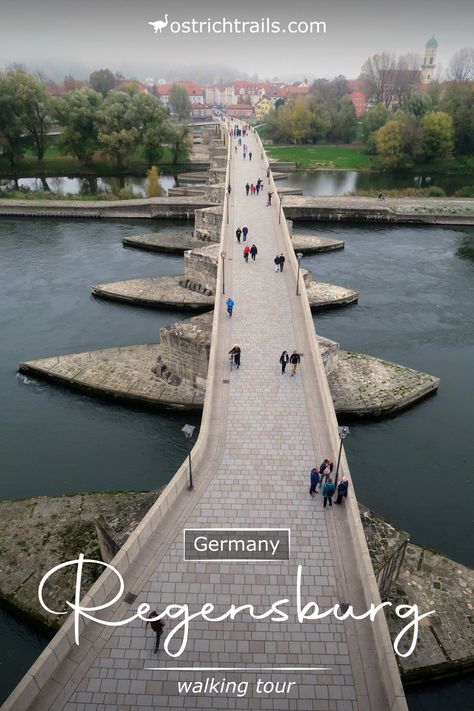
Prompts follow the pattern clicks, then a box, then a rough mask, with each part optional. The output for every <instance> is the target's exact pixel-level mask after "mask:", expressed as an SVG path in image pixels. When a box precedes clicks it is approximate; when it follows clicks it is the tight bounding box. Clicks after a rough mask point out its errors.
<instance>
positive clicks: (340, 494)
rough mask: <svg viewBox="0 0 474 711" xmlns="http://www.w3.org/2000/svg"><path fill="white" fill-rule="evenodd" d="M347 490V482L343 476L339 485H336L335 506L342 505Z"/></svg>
mask: <svg viewBox="0 0 474 711" xmlns="http://www.w3.org/2000/svg"><path fill="white" fill-rule="evenodd" d="M348 488H349V482H348V481H347V479H346V477H345V476H343V477H342V479H341V481H340V482H339V484H338V485H337V499H336V504H342V500H343V499H345V498H346V497H347V490H348Z"/></svg>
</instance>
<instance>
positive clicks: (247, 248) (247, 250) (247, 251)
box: [244, 244, 250, 262]
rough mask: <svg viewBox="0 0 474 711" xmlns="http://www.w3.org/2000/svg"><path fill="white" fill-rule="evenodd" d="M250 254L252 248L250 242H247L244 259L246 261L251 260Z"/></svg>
mask: <svg viewBox="0 0 474 711" xmlns="http://www.w3.org/2000/svg"><path fill="white" fill-rule="evenodd" d="M249 254H250V249H249V246H248V244H246V245H245V247H244V259H245V261H246V262H248V261H249Z"/></svg>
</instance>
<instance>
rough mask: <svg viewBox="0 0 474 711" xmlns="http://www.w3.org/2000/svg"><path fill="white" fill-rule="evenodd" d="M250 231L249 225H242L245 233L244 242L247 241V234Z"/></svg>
mask: <svg viewBox="0 0 474 711" xmlns="http://www.w3.org/2000/svg"><path fill="white" fill-rule="evenodd" d="M248 233H249V228H248V227H247V225H244V226H243V227H242V234H243V236H244V242H246V241H247V235H248Z"/></svg>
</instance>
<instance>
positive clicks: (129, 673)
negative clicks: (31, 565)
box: [5, 126, 407, 711]
mask: <svg viewBox="0 0 474 711" xmlns="http://www.w3.org/2000/svg"><path fill="white" fill-rule="evenodd" d="M223 138H224V142H225V143H231V141H230V139H229V136H228V134H227V127H225V126H224V127H223ZM246 142H247V143H248V144H249V146H250V150H252V149H253V153H254V160H253V161H252V162H251V163H250V162H249V161H248V160H244V159H243V156H242V155H241V154H239V155H238V156H235V158H234V159H233V160H232V161H231V162H229V164H228V166H227V172H226V180H225V182H226V183H227V182H230V183H231V184H233V185H237V184H245V181H246V180H251V181H255V180H256V179H257V177H258V175H262V174H263V175H265V174H266V170H267V167H268V162H267V159H266V156H265V153H264V151H263V148H262V146H261V143H260V140H259V138H258V136H257V135H255V134H254V133H253V132H252V133H250V135H249V136H248V137H246ZM260 155H261V156H262V157H260ZM271 186H272V188H273V191H274V192H275V188H274V183H273V182H272V183H271ZM288 199H290V198H288ZM224 209H225V211H227V210H229V226H228V227H227V221H226V220H225V219H224V220H223V221H222V222H223V229H222V234H221V242H220V244H221V248H222V249H223V250H225V251H226V254H227V257H226V275H225V276H226V279H225V284H226V287H225V288H226V290H227V294H230V293H232V296H233V298H234V299H235V301H236V304H238V305H239V310H238V311H236V312H235V313H234V315H233V317H232V318H231V319H229V318H228V316H227V314H226V311H225V299H226V295H225V294H224V295H222V291H224V288H223V287H224V283H223V268H222V262H219V267H218V274H217V282H216V289H215V293H216V307H215V309H214V315H213V319H214V320H213V329H212V340H211V350H210V357H209V368H208V373H207V387H206V400H205V406H204V411H203V418H202V423H201V429H200V434H199V438H198V441H197V442H196V445H195V447H194V449H193V452H192V458H193V474H194V488H193V489H189V483H188V482H189V478H188V469H187V463H185V464H183V466H182V467H180V469H179V470H178V472H177V473H176V474H175V476H174V477H173V479H172V480H171V482H170V483H169V485H168V486H167V487H166V489H165V490H164V492H163V493H162V495H161V496H160V497H159V498H158V500H157V502H156V503H155V504H154V505H153V506H152V508H151V509H150V511H149V512H148V513H147V515H146V516H145V518H144V519H143V521H142V522H141V523H140V524H139V526H138V527H137V528H136V529H135V531H134V532H133V533H132V535H131V536H130V538H129V539H128V541H127V542H126V543H125V545H124V546H123V547H122V548H121V550H120V551H119V553H118V554H117V555H116V557H115V558H114V560H113V563H114V566H115V567H116V569H117V570H119V571H120V573H121V575H122V576H123V578H124V585H125V589H124V593H126V594H124V597H123V598H122V599H121V600H119V601H117V603H116V604H115V605H114V608H113V610H111V609H110V608H106V609H102V610H101V613H102V614H101V618H102V619H105V620H106V621H112V620H117V619H118V620H122V619H124V618H127V617H129V616H130V615H133V613H134V612H135V609H136V606H137V605H138V604H139V603H141V602H144V601H147V600H148V601H149V602H150V604H151V605H153V606H156V607H157V608H158V609H159V610H160V611H162V610H164V609H165V608H166V607H167V606H168V605H174V604H184V603H186V604H187V605H189V606H190V609H192V610H199V609H200V608H201V605H202V604H203V603H204V602H205V601H209V602H213V603H214V605H215V608H214V611H215V613H216V615H217V616H218V620H217V621H215V622H213V623H212V624H211V623H210V622H209V621H205V620H194V621H193V624H191V625H190V628H189V636H188V638H187V644H186V649H185V651H184V654H183V655H182V656H181V657H180V658H179V660H178V662H177V660H176V659H175V658H171V657H169V656H167V655H166V653H165V651H164V650H161V651H160V655H159V667H160V668H159V669H156V666H157V663H156V662H157V658H156V655H154V654H153V642H154V640H153V634H151V635H149V634H147V629H146V627H145V626H144V624H143V621H141V620H133V621H131V622H130V623H129V624H128V625H124V626H119V627H101V626H99V625H97V623H95V622H92V621H89V622H86V621H84V624H83V625H81V640H80V645H79V646H76V645H75V644H74V634H73V632H74V620H73V619H72V618H71V617H69V618H68V620H67V621H66V622H65V623H64V625H63V626H62V627H61V630H60V631H59V632H58V633H57V635H56V637H55V638H54V639H53V640H52V642H51V643H50V644H49V645H48V647H47V648H46V649H45V651H44V652H43V654H42V655H41V656H40V658H39V659H38V660H37V662H36V663H35V665H33V667H32V668H31V670H30V671H29V672H28V673H27V674H26V675H25V677H24V679H23V680H22V682H21V683H20V685H19V686H18V687H17V688H16V690H15V691H14V692H13V694H12V695H11V696H10V697H9V699H8V700H7V702H6V704H5V711H10V710H13V709H14V711H23V710H26V709H31V710H32V711H33V710H34V711H46V710H48V711H53V710H54V709H55V710H57V711H60V710H61V711H79V710H80V709H81V707H82V705H85V704H87V705H88V707H89V708H88V711H99V709H101V711H103V709H102V707H105V706H106V705H109V706H111V707H112V708H120V707H122V708H123V711H125V710H126V709H128V710H130V711H131V709H134V711H136V710H138V709H141V708H143V709H145V708H150V707H152V708H155V709H159V708H161V709H170V708H173V707H176V706H180V707H184V708H186V707H187V708H196V706H197V703H198V702H197V699H196V697H194V696H192V695H183V694H180V693H179V689H178V683H177V682H178V679H179V680H180V681H182V680H190V681H194V680H195V679H196V675H195V673H193V672H191V673H190V672H183V671H182V672H180V674H179V676H177V674H176V672H175V671H173V670H172V669H171V668H170V667H173V666H176V664H177V663H178V665H186V666H191V667H193V668H196V667H201V668H202V667H209V666H211V667H226V666H228V665H232V666H234V665H235V669H234V670H230V671H227V669H226V670H225V676H226V679H228V680H230V681H236V682H240V681H242V679H245V680H247V679H248V680H249V681H250V683H249V685H248V689H247V693H246V695H245V696H244V697H242V698H240V699H239V700H238V705H239V707H240V708H242V709H244V708H245V709H249V711H257V710H258V709H264V708H268V706H275V705H280V706H282V707H283V708H285V709H290V708H292V709H296V710H297V711H304V710H306V709H318V708H319V710H320V711H330V710H331V711H381V710H382V709H390V711H406V709H407V706H406V702H405V697H404V693H403V688H402V685H401V681H400V676H399V672H398V668H397V664H396V661H395V656H394V653H393V649H392V645H391V640H390V637H389V632H388V627H387V624H386V620H385V617H384V616H383V615H382V614H379V615H377V616H376V618H375V620H373V621H369V620H368V619H363V620H358V621H357V622H356V621H352V620H350V619H347V620H345V621H341V620H337V619H335V618H334V616H330V617H326V618H325V619H324V620H323V621H322V622H321V621H318V622H314V621H308V620H307V621H306V622H304V623H298V616H297V604H296V591H295V585H296V576H297V571H298V566H302V567H303V578H302V581H301V588H300V592H301V596H302V600H303V601H309V600H317V602H318V604H319V605H320V606H321V608H322V609H324V610H328V609H331V608H332V607H333V606H335V605H341V604H351V605H353V607H354V609H356V610H357V611H359V612H361V611H367V610H368V609H369V608H370V605H371V604H375V605H378V604H380V596H379V592H378V587H377V582H376V579H375V575H374V571H373V568H372V564H371V561H370V556H369V552H368V549H367V544H366V541H365V537H364V532H363V528H362V524H361V521H360V515H359V510H358V506H357V499H356V492H355V487H354V482H353V481H352V480H351V478H350V471H349V467H348V464H347V461H346V458H345V456H344V454H343V455H342V458H341V467H340V472H339V473H340V475H344V476H347V477H348V479H349V480H350V481H351V486H350V491H349V496H348V497H347V500H346V502H345V503H344V505H343V506H332V507H330V508H329V507H328V509H324V508H323V507H322V505H321V502H320V500H318V498H319V499H320V497H315V498H313V497H310V496H309V495H308V471H309V469H310V468H311V466H313V465H314V463H315V462H319V461H321V458H323V457H324V456H329V457H331V458H332V459H334V460H335V459H336V455H337V452H338V449H339V438H338V434H337V432H338V431H337V420H336V416H335V412H334V409H333V403H332V399H331V395H330V392H329V388H328V384H327V379H326V375H325V371H324V366H323V362H322V359H321V356H320V353H319V347H318V344H317V341H316V336H315V332H314V323H313V319H312V316H311V311H310V307H309V302H308V297H307V294H306V290H305V289H304V288H303V286H302V287H301V289H300V290H299V292H298V293H297V294H295V283H296V279H297V273H298V269H297V263H296V258H295V257H294V255H293V254H292V250H291V240H290V236H289V232H288V229H287V226H286V223H285V222H284V221H283V222H282V224H279V221H278V202H277V200H276V201H275V204H274V205H273V206H272V207H269V208H267V207H265V199H264V196H263V195H262V196H260V199H259V200H254V201H253V202H252V201H250V200H248V199H246V198H245V196H244V195H242V194H238V191H236V190H234V191H233V192H232V195H231V198H230V200H229V201H228V204H227V205H226V206H225V208H224ZM224 214H226V213H224ZM244 220H245V222H247V224H248V225H249V227H250V229H251V230H254V231H255V234H257V233H258V235H259V240H258V246H259V252H260V251H261V252H262V253H268V254H271V253H274V254H276V253H279V252H280V251H284V252H285V254H286V255H287V261H286V264H285V270H284V272H283V273H280V274H278V275H277V274H275V273H267V265H266V262H265V260H259V259H257V261H256V262H255V263H252V264H245V263H244V261H243V260H242V259H237V256H239V255H240V249H239V250H237V246H236V244H235V237H234V232H235V228H236V225H237V224H239V223H240V224H241V223H242V222H243V221H244ZM298 276H299V275H298ZM262 284H263V285H264V288H262ZM256 298H257V299H258V306H259V308H258V309H255V308H254V304H255V299H256ZM276 305H277V308H276ZM235 343H239V344H240V346H241V348H242V362H241V367H240V369H234V370H233V371H232V372H231V371H230V367H229V360H228V353H229V349H230V347H231V346H232V345H233V344H235ZM284 348H286V349H287V350H292V349H293V348H296V349H297V350H298V351H299V352H301V353H302V354H303V360H302V365H301V368H300V369H299V371H298V372H297V373H296V377H292V376H291V375H290V373H287V374H286V375H282V374H280V373H278V372H277V373H275V371H274V369H273V368H272V365H271V364H272V362H273V356H272V354H275V358H276V357H277V354H278V353H281V351H282V350H283V349H284ZM230 523H231V524H232V527H237V528H256V527H258V528H267V529H268V528H290V529H291V554H290V557H289V559H287V560H278V561H276V560H269V561H263V560H258V561H254V562H250V563H238V562H232V563H229V562H228V563H223V562H220V563H219V562H216V561H195V562H193V563H189V562H187V561H185V560H184V558H183V529H184V528H191V529H199V528H210V527H214V528H215V527H217V528H225V527H229V524H230ZM315 540H316V541H317V545H314V541H315ZM115 589H116V579H115V578H114V577H113V576H112V573H111V572H110V571H107V572H105V573H103V574H102V575H101V577H100V578H99V579H98V581H97V582H96V583H95V584H94V585H93V587H92V588H91V590H90V591H89V593H88V594H87V595H86V598H85V601H84V604H87V603H90V602H91V601H93V604H94V607H97V606H99V605H103V604H104V603H105V602H106V601H107V600H110V595H111V594H112V591H113V590H115ZM281 598H285V599H287V603H286V608H287V610H288V615H289V622H288V623H286V622H277V621H268V620H262V619H260V620H255V619H252V617H250V616H249V615H248V614H246V612H245V610H244V612H243V613H242V614H240V615H238V616H237V617H236V619H235V620H233V621H232V622H230V621H226V620H225V615H224V614H223V613H225V611H226V610H228V608H229V606H230V605H231V604H232V603H234V604H237V605H239V604H243V603H249V602H252V603H253V604H255V605H257V606H258V607H259V608H260V607H262V608H264V609H267V608H268V607H269V605H270V604H271V602H272V601H274V600H278V599H281ZM166 624H167V627H168V629H167V630H166V632H165V633H166V634H168V633H169V630H170V629H172V628H173V626H174V624H175V622H174V621H173V620H166ZM255 666H258V667H260V666H265V667H269V669H267V670H266V671H265V678H266V679H267V680H268V681H272V682H275V681H281V680H282V671H281V668H283V670H284V671H283V674H284V677H283V679H284V680H285V681H288V680H291V681H292V682H294V684H293V685H292V690H291V693H290V692H289V693H288V696H285V697H283V698H281V697H280V698H278V699H277V698H276V697H275V695H269V696H268V697H266V698H262V694H259V692H258V687H257V684H256V680H257V676H256V674H255V669H254V667H255ZM150 667H155V669H150ZM241 667H244V669H245V671H243V672H242V671H241ZM308 667H312V668H311V669H308ZM314 667H316V669H315V668H314ZM203 701H204V702H205V704H207V705H208V706H209V704H211V705H212V706H213V707H216V706H220V707H221V708H226V707H228V706H229V700H228V699H227V698H219V697H217V698H215V697H213V698H212V699H211V698H210V697H209V698H204V699H203Z"/></svg>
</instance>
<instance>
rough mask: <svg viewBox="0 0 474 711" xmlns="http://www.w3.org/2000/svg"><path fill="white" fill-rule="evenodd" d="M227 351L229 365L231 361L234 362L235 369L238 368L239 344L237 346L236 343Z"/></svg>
mask: <svg viewBox="0 0 474 711" xmlns="http://www.w3.org/2000/svg"><path fill="white" fill-rule="evenodd" d="M229 353H230V362H231V366H232V363H235V365H236V366H237V369H239V368H240V354H241V350H240V346H238V345H237V343H236V344H235V346H234V347H233V348H231V349H230V351H229Z"/></svg>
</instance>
